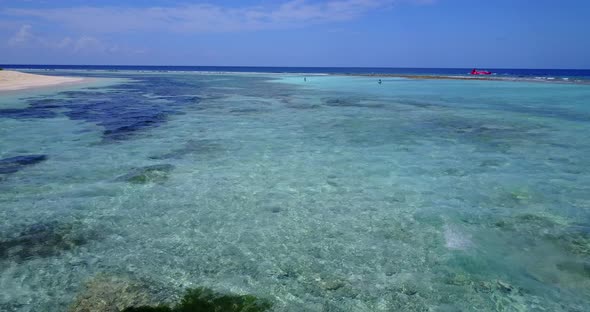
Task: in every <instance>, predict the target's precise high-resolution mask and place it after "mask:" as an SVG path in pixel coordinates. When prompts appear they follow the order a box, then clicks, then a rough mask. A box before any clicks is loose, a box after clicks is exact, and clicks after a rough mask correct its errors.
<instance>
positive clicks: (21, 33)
mask: <svg viewBox="0 0 590 312" xmlns="http://www.w3.org/2000/svg"><path fill="white" fill-rule="evenodd" d="M32 28H33V27H32V26H31V25H28V24H26V25H22V26H21V27H20V29H19V30H18V31H17V32H16V33H15V34H14V35H13V36H12V37H11V38H10V39H8V45H9V46H19V45H24V44H26V43H28V42H30V41H31V40H32V39H34V37H33V34H31V29H32Z"/></svg>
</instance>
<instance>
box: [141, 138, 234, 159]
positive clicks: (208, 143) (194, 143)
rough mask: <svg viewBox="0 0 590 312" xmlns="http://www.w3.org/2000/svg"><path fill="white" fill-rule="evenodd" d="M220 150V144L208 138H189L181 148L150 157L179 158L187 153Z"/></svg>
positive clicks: (211, 152)
mask: <svg viewBox="0 0 590 312" xmlns="http://www.w3.org/2000/svg"><path fill="white" fill-rule="evenodd" d="M221 150H222V145H221V144H220V143H219V142H217V141H215V140H210V139H200V140H189V141H187V142H186V143H185V144H184V146H183V147H182V148H179V149H176V150H173V151H172V152H170V153H166V154H164V155H161V156H154V157H151V158H152V159H170V158H181V157H183V156H185V155H188V154H198V155H210V154H213V153H216V152H219V151H221Z"/></svg>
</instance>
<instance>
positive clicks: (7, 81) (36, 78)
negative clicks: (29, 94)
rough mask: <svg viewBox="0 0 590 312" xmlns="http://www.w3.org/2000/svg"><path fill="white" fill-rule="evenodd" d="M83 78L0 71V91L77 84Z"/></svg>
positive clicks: (83, 79)
mask: <svg viewBox="0 0 590 312" xmlns="http://www.w3.org/2000/svg"><path fill="white" fill-rule="evenodd" d="M86 80H87V79H85V78H76V77H57V76H45V75H36V74H28V73H21V72H17V71H10V70H1V71H0V91H15V90H24V89H32V88H39V87H50V86H59V85H69V84H77V83H82V82H84V81H86Z"/></svg>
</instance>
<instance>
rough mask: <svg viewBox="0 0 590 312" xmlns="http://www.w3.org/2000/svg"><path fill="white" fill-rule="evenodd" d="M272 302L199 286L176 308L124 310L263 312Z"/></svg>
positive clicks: (133, 310)
mask: <svg viewBox="0 0 590 312" xmlns="http://www.w3.org/2000/svg"><path fill="white" fill-rule="evenodd" d="M271 306H272V304H271V303H270V302H269V301H267V300H263V299H259V298H257V297H254V296H252V295H234V294H221V293H217V292H214V291H213V290H211V289H208V288H204V287H199V288H194V289H189V290H187V292H186V294H185V295H184V297H183V298H182V300H181V301H180V303H179V304H178V305H177V306H175V307H174V308H170V307H167V306H155V307H151V306H140V307H129V308H126V309H125V310H123V312H261V311H268V309H270V308H271Z"/></svg>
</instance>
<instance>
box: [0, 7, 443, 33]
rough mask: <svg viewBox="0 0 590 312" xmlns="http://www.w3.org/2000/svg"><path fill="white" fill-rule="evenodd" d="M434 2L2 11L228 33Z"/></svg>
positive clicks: (108, 26)
mask: <svg viewBox="0 0 590 312" xmlns="http://www.w3.org/2000/svg"><path fill="white" fill-rule="evenodd" d="M432 1H433V0H328V1H320V2H317V1H313V2H312V1H308V0H290V1H286V2H285V1H283V2H282V3H280V4H278V5H277V4H275V5H265V6H263V5H259V6H243V7H224V6H218V5H211V4H189V5H183V6H176V7H72V8H59V9H56V8H54V9H4V10H1V11H0V13H1V14H4V15H10V16H21V17H35V18H39V19H43V20H48V21H51V22H55V23H57V24H60V25H65V26H68V27H70V28H74V29H76V30H82V31H86V32H93V33H95V32H106V33H113V32H117V33H118V32H134V31H175V32H232V31H243V30H260V29H284V28H293V27H305V26H307V25H312V24H321V23H331V22H339V21H346V20H351V19H355V18H358V17H361V16H363V15H366V14H368V13H369V12H371V11H375V10H380V9H385V8H388V7H390V6H391V5H392V4H394V3H400V2H413V3H430V2H432Z"/></svg>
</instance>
